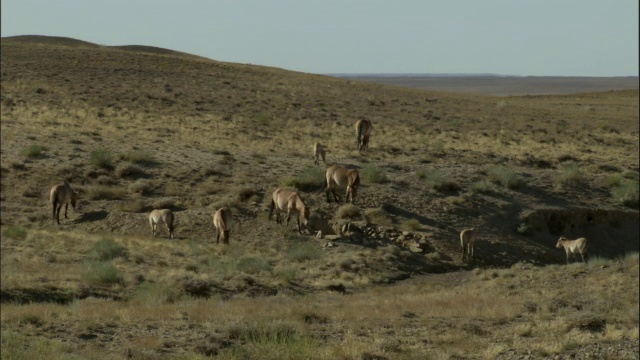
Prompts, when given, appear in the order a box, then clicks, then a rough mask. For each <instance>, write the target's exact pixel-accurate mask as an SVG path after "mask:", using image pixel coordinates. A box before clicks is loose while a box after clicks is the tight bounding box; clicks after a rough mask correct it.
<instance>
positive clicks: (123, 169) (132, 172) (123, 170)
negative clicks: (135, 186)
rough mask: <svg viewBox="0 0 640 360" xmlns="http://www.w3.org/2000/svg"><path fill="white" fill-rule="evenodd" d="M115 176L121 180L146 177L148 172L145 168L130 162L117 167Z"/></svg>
mask: <svg viewBox="0 0 640 360" xmlns="http://www.w3.org/2000/svg"><path fill="white" fill-rule="evenodd" d="M114 173H115V175H116V176H117V177H119V178H127V177H133V176H144V175H146V172H145V171H144V169H143V168H141V167H140V166H138V165H135V164H132V163H130V162H125V163H120V164H118V166H116V169H115V171H114Z"/></svg>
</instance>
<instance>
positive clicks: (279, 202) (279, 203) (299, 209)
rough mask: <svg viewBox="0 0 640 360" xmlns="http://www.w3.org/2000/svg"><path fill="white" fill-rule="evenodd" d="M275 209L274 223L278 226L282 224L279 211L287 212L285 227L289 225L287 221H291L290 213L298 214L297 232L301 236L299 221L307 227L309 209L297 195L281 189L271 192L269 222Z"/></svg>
mask: <svg viewBox="0 0 640 360" xmlns="http://www.w3.org/2000/svg"><path fill="white" fill-rule="evenodd" d="M274 209H276V222H277V223H278V224H282V218H281V217H280V211H286V212H287V225H289V219H291V214H292V213H297V214H298V232H299V233H300V234H302V230H301V228H300V219H302V224H303V225H304V226H305V227H307V224H308V223H309V208H308V207H307V205H305V203H304V201H303V200H302V198H301V197H300V195H298V193H296V192H293V191H289V190H285V189H282V188H277V189H276V190H275V191H274V192H273V196H272V198H271V206H270V208H269V220H271V216H272V214H273V210H274Z"/></svg>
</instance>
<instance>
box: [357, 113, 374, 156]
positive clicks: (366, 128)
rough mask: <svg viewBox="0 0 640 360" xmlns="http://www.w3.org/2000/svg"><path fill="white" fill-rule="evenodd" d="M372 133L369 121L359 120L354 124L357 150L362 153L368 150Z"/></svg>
mask: <svg viewBox="0 0 640 360" xmlns="http://www.w3.org/2000/svg"><path fill="white" fill-rule="evenodd" d="M371 131H373V125H371V121H369V120H367V119H360V120H358V121H357V122H356V136H357V137H358V150H360V151H364V150H366V149H368V148H369V137H370V136H371Z"/></svg>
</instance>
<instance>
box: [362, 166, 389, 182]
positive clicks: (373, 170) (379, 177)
mask: <svg viewBox="0 0 640 360" xmlns="http://www.w3.org/2000/svg"><path fill="white" fill-rule="evenodd" d="M360 175H361V176H362V179H363V180H364V181H366V182H367V183H373V184H384V183H387V182H389V179H388V178H387V173H386V171H385V170H384V169H381V168H379V167H375V166H365V167H364V168H362V169H361V170H360Z"/></svg>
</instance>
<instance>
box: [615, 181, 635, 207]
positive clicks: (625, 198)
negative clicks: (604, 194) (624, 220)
mask: <svg viewBox="0 0 640 360" xmlns="http://www.w3.org/2000/svg"><path fill="white" fill-rule="evenodd" d="M611 194H612V195H613V198H614V199H615V200H616V201H617V202H619V203H621V204H622V205H624V206H628V207H638V181H637V180H626V181H623V182H622V183H621V184H620V185H618V186H616V187H614V188H613V189H611Z"/></svg>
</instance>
